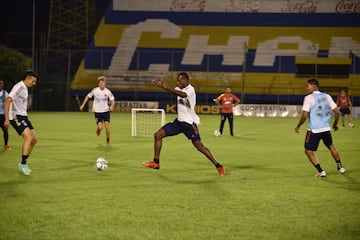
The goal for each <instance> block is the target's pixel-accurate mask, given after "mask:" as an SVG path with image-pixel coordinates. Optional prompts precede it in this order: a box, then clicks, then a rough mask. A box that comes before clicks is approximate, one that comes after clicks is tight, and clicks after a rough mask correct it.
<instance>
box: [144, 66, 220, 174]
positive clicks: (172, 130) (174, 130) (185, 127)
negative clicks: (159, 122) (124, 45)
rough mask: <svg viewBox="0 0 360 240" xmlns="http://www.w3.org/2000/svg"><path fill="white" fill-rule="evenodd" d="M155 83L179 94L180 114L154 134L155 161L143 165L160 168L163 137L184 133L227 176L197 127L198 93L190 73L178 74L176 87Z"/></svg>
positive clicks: (165, 83) (155, 81)
mask: <svg viewBox="0 0 360 240" xmlns="http://www.w3.org/2000/svg"><path fill="white" fill-rule="evenodd" d="M153 83H154V84H155V85H156V86H157V87H159V88H162V89H164V90H165V91H167V92H170V93H173V94H175V95H177V111H178V116H177V118H176V119H175V120H174V121H173V122H169V123H167V124H165V125H164V126H162V127H161V128H160V129H159V130H158V131H157V132H156V133H155V134H154V159H153V161H150V162H147V163H142V165H143V166H144V167H146V168H153V169H160V151H161V147H162V139H163V138H165V137H168V136H175V135H178V134H180V133H183V134H184V135H185V136H186V137H187V138H188V139H190V140H191V141H192V144H193V145H194V147H195V148H196V149H197V150H198V151H200V152H201V153H202V154H204V155H205V156H206V157H207V158H208V159H209V160H210V161H211V162H212V163H213V164H214V166H215V167H216V168H217V171H218V173H219V175H220V176H225V168H224V167H223V166H222V165H221V164H220V163H219V162H217V161H216V159H215V157H214V155H213V154H212V153H211V151H210V150H209V149H208V148H207V147H205V146H204V144H203V143H202V141H201V138H200V133H199V130H198V128H197V125H199V124H200V119H199V117H198V116H197V115H196V113H195V110H194V107H195V105H196V93H195V89H194V87H193V86H191V84H190V83H189V76H188V74H187V73H186V72H181V73H179V74H178V76H177V85H178V86H177V87H175V88H173V87H171V86H169V85H168V83H167V82H166V81H157V80H153Z"/></svg>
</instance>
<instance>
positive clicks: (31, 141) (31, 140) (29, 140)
mask: <svg viewBox="0 0 360 240" xmlns="http://www.w3.org/2000/svg"><path fill="white" fill-rule="evenodd" d="M21 136H22V137H23V138H24V143H23V146H22V155H21V162H20V163H19V165H18V168H19V170H21V171H22V172H23V173H24V174H25V175H30V173H31V169H30V168H29V166H28V164H27V160H28V158H29V156H30V154H31V152H32V150H33V148H34V146H35V144H36V143H37V139H36V135H35V133H34V131H33V130H30V128H25V130H24V131H23V132H22V134H21Z"/></svg>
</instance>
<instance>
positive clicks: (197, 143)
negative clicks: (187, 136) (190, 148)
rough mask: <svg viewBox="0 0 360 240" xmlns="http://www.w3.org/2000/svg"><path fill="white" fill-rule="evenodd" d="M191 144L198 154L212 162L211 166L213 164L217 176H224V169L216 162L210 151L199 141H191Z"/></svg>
mask: <svg viewBox="0 0 360 240" xmlns="http://www.w3.org/2000/svg"><path fill="white" fill-rule="evenodd" d="M192 143H193V145H194V147H195V148H196V149H197V150H198V151H199V152H201V153H202V154H204V155H205V156H206V158H207V159H209V160H210V161H211V162H212V164H214V166H215V167H216V169H217V170H218V172H219V175H220V176H225V168H224V167H223V166H222V165H221V164H220V163H219V162H218V161H217V160H216V158H215V156H214V155H213V154H212V152H211V151H210V149H209V148H207V147H206V146H205V145H204V144H203V142H202V141H201V140H200V139H199V140H196V141H192Z"/></svg>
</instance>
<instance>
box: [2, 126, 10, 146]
mask: <svg viewBox="0 0 360 240" xmlns="http://www.w3.org/2000/svg"><path fill="white" fill-rule="evenodd" d="M1 129H2V131H3V138H4V149H5V150H11V148H10V146H9V144H8V142H9V131H8V129H7V128H6V127H4V126H3V125H1Z"/></svg>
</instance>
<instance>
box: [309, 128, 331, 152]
mask: <svg viewBox="0 0 360 240" xmlns="http://www.w3.org/2000/svg"><path fill="white" fill-rule="evenodd" d="M320 140H323V142H324V144H325V146H326V147H327V148H329V146H330V145H331V144H332V143H333V142H332V137H331V133H330V131H326V132H321V133H313V132H311V131H307V133H306V138H305V149H307V150H311V151H316V150H317V149H318V147H319V142H320Z"/></svg>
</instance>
